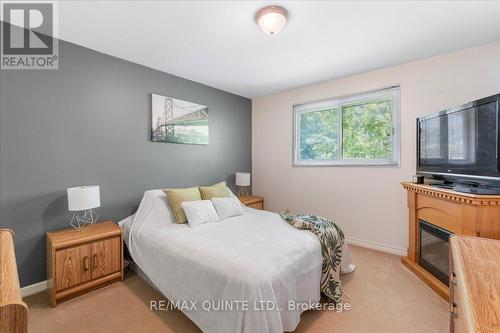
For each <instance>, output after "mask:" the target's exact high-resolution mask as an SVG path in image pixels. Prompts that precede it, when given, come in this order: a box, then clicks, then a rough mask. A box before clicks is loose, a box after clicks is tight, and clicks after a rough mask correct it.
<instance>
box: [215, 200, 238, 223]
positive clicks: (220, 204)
mask: <svg viewBox="0 0 500 333" xmlns="http://www.w3.org/2000/svg"><path fill="white" fill-rule="evenodd" d="M212 202H213V203H214V206H215V209H216V210H217V214H218V215H219V218H220V219H221V220H224V219H226V218H228V217H231V216H238V215H243V214H245V211H244V210H243V206H242V205H241V202H240V200H238V198H236V197H234V198H233V197H231V198H212Z"/></svg>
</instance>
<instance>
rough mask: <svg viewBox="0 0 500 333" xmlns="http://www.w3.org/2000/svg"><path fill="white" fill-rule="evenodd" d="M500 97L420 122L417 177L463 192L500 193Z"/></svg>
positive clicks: (438, 114)
mask: <svg viewBox="0 0 500 333" xmlns="http://www.w3.org/2000/svg"><path fill="white" fill-rule="evenodd" d="M499 105H500V94H497V95H493V96H489V97H486V98H482V99H479V100H477V101H473V102H470V103H467V104H464V105H461V106H458V107H454V108H450V109H448V110H444V111H441V112H437V113H434V114H431V115H426V116H423V117H420V118H418V119H417V174H419V175H424V176H425V177H427V178H433V179H436V180H440V181H442V182H441V184H442V186H444V187H451V188H454V189H456V190H459V191H463V192H469V193H477V194H490V193H491V194H492V193H500V160H499V156H500V151H499V149H500V146H499V140H500V137H499V135H500V131H499Z"/></svg>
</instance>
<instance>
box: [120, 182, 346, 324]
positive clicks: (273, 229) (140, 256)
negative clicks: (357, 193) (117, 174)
mask: <svg viewBox="0 0 500 333" xmlns="http://www.w3.org/2000/svg"><path fill="white" fill-rule="evenodd" d="M161 195H162V194H160V193H159V192H158V191H148V192H146V193H145V196H144V198H143V200H142V202H141V205H140V206H139V209H138V211H137V213H136V214H135V215H134V216H133V217H130V218H128V219H126V220H124V221H122V222H121V223H120V225H122V227H124V230H125V239H126V242H127V246H128V248H129V251H130V254H131V256H132V258H133V260H134V262H135V264H136V265H137V266H138V267H139V268H140V270H142V271H143V272H144V274H145V275H146V276H147V277H148V278H149V280H150V281H151V282H152V283H153V285H154V286H155V287H156V288H157V289H159V290H160V291H161V292H162V293H163V294H164V295H165V297H167V298H168V299H169V300H170V301H174V302H175V301H179V302H183V301H186V302H190V301H195V302H196V304H197V306H196V309H193V310H188V309H185V310H183V312H184V313H185V314H186V315H187V316H188V317H189V318H190V319H191V320H192V321H193V322H194V323H195V324H196V325H198V327H200V328H201V329H202V330H203V331H204V332H207V333H212V332H213V333H224V332H231V333H234V332H242V333H243V332H248V333H254V332H259V333H266V332H268V333H275V332H283V331H293V330H295V328H296V327H297V324H298V323H299V321H300V313H301V312H302V310H289V309H288V302H289V301H300V302H313V303H314V302H318V301H319V299H320V279H321V263H322V259H321V248H320V243H319V241H318V239H317V238H316V236H315V235H314V234H312V233H310V232H307V231H301V230H297V229H295V228H293V227H292V226H290V225H289V224H288V223H286V222H284V221H283V220H282V219H281V218H280V217H279V215H278V214H275V213H271V212H266V211H260V210H255V209H251V208H245V211H246V214H245V215H242V216H236V217H231V218H228V219H226V220H223V221H221V222H217V223H208V224H203V225H200V226H197V227H194V228H192V227H189V226H188V225H187V224H176V223H169V222H170V218H171V216H169V214H171V212H169V210H168V207H160V206H166V205H167V204H166V201H165V200H166V197H163V198H162V199H161V200H158V197H161ZM152 197H155V200H150V199H151V198H152ZM162 201H165V202H163V203H162ZM165 216H167V220H165ZM345 250H347V245H346V246H345ZM345 257H346V258H348V259H349V260H344V261H343V267H350V266H349V265H350V257H349V254H348V250H347V251H346V256H345ZM349 269H351V268H349ZM226 300H229V301H235V300H237V301H246V302H248V304H250V307H253V305H254V304H255V303H254V301H271V302H273V304H276V305H277V306H278V307H279V309H275V310H265V311H264V310H254V311H250V310H249V311H206V310H205V309H204V306H203V305H218V304H220V303H219V302H220V301H226ZM258 304H261V303H258Z"/></svg>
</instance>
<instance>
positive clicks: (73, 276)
mask: <svg viewBox="0 0 500 333" xmlns="http://www.w3.org/2000/svg"><path fill="white" fill-rule="evenodd" d="M55 257H56V258H55V272H56V274H55V275H56V276H55V288H56V291H60V290H64V289H66V288H70V287H73V286H76V285H79V284H80V283H83V282H87V281H89V280H90V279H91V271H90V245H82V246H74V247H70V248H67V249H61V250H57V251H56V254H55Z"/></svg>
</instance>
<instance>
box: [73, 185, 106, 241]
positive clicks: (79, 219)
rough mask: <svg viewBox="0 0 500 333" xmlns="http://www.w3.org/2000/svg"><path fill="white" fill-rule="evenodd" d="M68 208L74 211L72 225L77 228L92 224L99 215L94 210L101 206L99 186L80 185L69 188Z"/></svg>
mask: <svg viewBox="0 0 500 333" xmlns="http://www.w3.org/2000/svg"><path fill="white" fill-rule="evenodd" d="M67 192H68V210H69V211H70V212H74V214H73V217H72V218H71V221H70V223H69V224H70V225H71V226H72V227H73V228H75V229H76V230H79V231H81V230H83V229H85V228H86V227H88V226H92V225H93V224H94V223H95V222H96V220H97V217H98V215H97V214H96V213H95V212H94V211H93V210H92V209H93V208H97V207H99V206H101V197H100V194H99V186H79V187H71V188H68V189H67Z"/></svg>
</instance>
